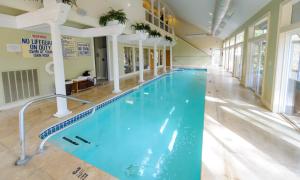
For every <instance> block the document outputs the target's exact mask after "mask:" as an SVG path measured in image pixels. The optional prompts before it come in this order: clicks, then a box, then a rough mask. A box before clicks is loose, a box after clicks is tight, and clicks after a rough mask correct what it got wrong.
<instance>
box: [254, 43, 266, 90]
mask: <svg viewBox="0 0 300 180" xmlns="http://www.w3.org/2000/svg"><path fill="white" fill-rule="evenodd" d="M266 45H267V42H266V41H265V40H259V41H256V42H254V43H253V45H252V54H251V60H252V63H251V64H252V67H251V70H252V71H251V84H252V86H251V89H253V90H254V91H255V92H256V94H258V95H261V94H262V81H263V75H264V64H265V50H266Z"/></svg>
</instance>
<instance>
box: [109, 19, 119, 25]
mask: <svg viewBox="0 0 300 180" xmlns="http://www.w3.org/2000/svg"><path fill="white" fill-rule="evenodd" d="M118 24H120V23H119V21H118V20H112V21H108V22H107V24H106V25H107V26H114V25H118Z"/></svg>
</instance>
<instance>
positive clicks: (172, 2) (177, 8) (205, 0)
mask: <svg viewBox="0 0 300 180" xmlns="http://www.w3.org/2000/svg"><path fill="white" fill-rule="evenodd" d="M164 1H165V2H166V3H167V4H168V6H169V7H170V8H171V9H172V10H173V11H174V13H175V14H176V16H178V17H180V18H181V19H183V20H185V21H187V22H189V23H191V24H193V25H195V26H198V27H200V28H202V29H204V30H206V31H207V32H209V31H210V29H209V26H210V24H209V21H212V16H210V15H209V13H213V12H214V8H215V1H216V0H164ZM270 1H271V0H232V5H231V8H230V10H232V11H233V12H234V13H233V16H232V17H231V18H230V19H228V20H226V25H225V27H224V28H223V29H222V30H221V33H220V34H219V35H218V37H220V38H222V39H224V38H226V37H228V36H229V35H230V34H231V33H232V32H233V31H235V30H236V29H237V28H238V27H239V26H241V25H242V24H244V23H245V22H246V21H247V20H248V19H249V18H250V17H252V16H253V15H254V14H255V13H257V12H258V11H259V10H260V9H261V8H262V7H264V6H265V5H266V4H267V3H268V2H270Z"/></svg>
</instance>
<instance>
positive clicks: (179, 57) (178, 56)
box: [173, 38, 212, 67]
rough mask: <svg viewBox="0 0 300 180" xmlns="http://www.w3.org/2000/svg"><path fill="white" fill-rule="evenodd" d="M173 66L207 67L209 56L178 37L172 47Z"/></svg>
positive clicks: (209, 61)
mask: <svg viewBox="0 0 300 180" xmlns="http://www.w3.org/2000/svg"><path fill="white" fill-rule="evenodd" d="M173 57H174V58H173V65H174V66H197V67H207V66H208V65H211V63H212V62H211V56H209V55H207V54H206V53H204V52H203V51H201V50H199V49H197V48H195V47H193V46H192V45H190V44H189V43H187V42H185V41H184V40H182V39H180V38H178V39H177V44H176V45H175V46H174V47H173Z"/></svg>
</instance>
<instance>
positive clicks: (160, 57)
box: [158, 50, 163, 66]
mask: <svg viewBox="0 0 300 180" xmlns="http://www.w3.org/2000/svg"><path fill="white" fill-rule="evenodd" d="M158 65H159V66H162V65H163V50H158Z"/></svg>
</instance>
